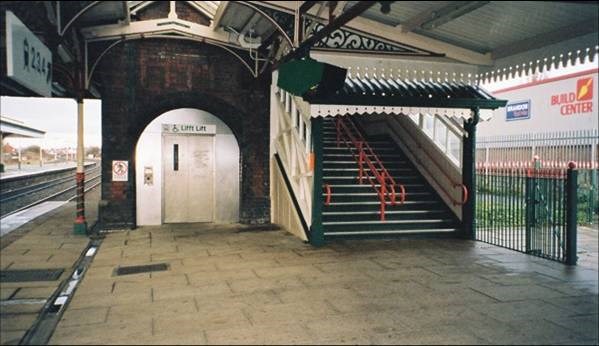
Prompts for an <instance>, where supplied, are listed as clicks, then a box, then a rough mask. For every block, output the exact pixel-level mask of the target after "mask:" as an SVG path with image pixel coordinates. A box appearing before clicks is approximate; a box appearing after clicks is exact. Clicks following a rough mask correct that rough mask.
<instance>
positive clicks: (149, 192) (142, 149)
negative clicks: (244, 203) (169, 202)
mask: <svg viewBox="0 0 599 346" xmlns="http://www.w3.org/2000/svg"><path fill="white" fill-rule="evenodd" d="M173 123H176V124H178V123H185V124H197V125H216V138H215V141H216V143H215V147H216V152H215V159H216V162H215V164H216V176H215V185H216V195H215V222H217V223H232V222H238V221H239V145H238V144H237V139H236V138H235V136H234V135H233V132H231V129H230V128H229V127H228V126H227V125H226V124H225V123H224V122H222V121H221V120H220V119H219V118H217V117H216V116H214V115H212V114H210V113H208V112H204V111H201V110H197V109H190V108H181V109H175V110H172V111H169V112H166V113H164V114H162V115H161V116H159V117H157V118H156V119H154V120H153V121H152V122H151V123H150V124H149V125H148V126H147V127H146V129H145V130H144V132H143V133H142V135H141V136H140V138H139V140H138V142H137V147H136V149H135V170H136V188H137V224H138V225H160V224H161V223H162V215H163V211H162V198H163V194H162V124H173ZM144 167H152V168H153V171H154V184H153V185H151V186H149V185H144Z"/></svg>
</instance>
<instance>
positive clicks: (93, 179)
mask: <svg viewBox="0 0 599 346" xmlns="http://www.w3.org/2000/svg"><path fill="white" fill-rule="evenodd" d="M75 171H76V168H75V167H71V168H64V169H58V170H50V171H45V172H37V173H32V174H30V175H25V176H16V177H7V178H4V179H2V180H1V181H0V217H2V218H3V217H6V216H9V215H11V214H14V213H17V212H19V211H22V210H24V209H27V208H30V207H32V206H34V205H36V204H40V203H43V202H45V201H69V200H71V199H73V198H75V196H76V188H77V185H76V181H75ZM100 183H101V165H100V162H95V163H92V164H87V165H86V166H85V191H88V190H90V189H92V188H94V187H96V186H98V185H99V184H100Z"/></svg>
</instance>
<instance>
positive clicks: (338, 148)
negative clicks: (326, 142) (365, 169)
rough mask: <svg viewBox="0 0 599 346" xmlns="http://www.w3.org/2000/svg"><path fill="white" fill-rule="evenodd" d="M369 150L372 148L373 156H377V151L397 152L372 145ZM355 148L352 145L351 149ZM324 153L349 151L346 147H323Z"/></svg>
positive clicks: (389, 148) (393, 149)
mask: <svg viewBox="0 0 599 346" xmlns="http://www.w3.org/2000/svg"><path fill="white" fill-rule="evenodd" d="M370 147H371V148H373V150H374V152H375V154H377V155H378V154H379V153H378V152H377V151H398V150H397V148H393V147H373V146H372V145H371V146H370ZM354 148H355V147H354V146H353V145H352V149H354ZM323 149H324V151H325V152H327V151H328V152H332V151H349V150H350V149H349V148H348V147H347V146H345V145H344V146H340V147H337V146H324V147H323Z"/></svg>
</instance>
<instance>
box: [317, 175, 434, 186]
mask: <svg viewBox="0 0 599 346" xmlns="http://www.w3.org/2000/svg"><path fill="white" fill-rule="evenodd" d="M371 178H372V180H373V181H376V178H374V177H371ZM322 179H323V181H324V183H328V184H346V183H349V182H354V183H355V184H356V185H368V186H372V185H371V184H370V181H369V180H368V178H367V177H364V178H363V181H362V184H360V182H359V181H358V177H357V176H355V175H348V176H343V175H337V176H331V175H327V176H324V177H323V178H322ZM394 179H395V177H394ZM397 180H399V181H396V182H397V183H398V184H402V185H403V186H404V188H406V183H419V182H423V181H424V180H423V179H422V178H421V177H418V176H411V177H408V176H402V177H400V178H397Z"/></svg>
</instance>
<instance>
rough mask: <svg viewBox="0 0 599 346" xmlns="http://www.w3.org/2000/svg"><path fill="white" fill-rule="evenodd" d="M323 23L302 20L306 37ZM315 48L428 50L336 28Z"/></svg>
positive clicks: (322, 25)
mask: <svg viewBox="0 0 599 346" xmlns="http://www.w3.org/2000/svg"><path fill="white" fill-rule="evenodd" d="M324 27H325V25H324V24H322V23H320V22H318V21H315V20H313V19H308V18H306V19H305V20H304V30H305V33H306V38H308V37H310V36H312V35H314V34H315V33H316V32H318V31H319V30H321V29H322V28H324ZM314 46H315V47H317V48H330V49H348V50H357V51H372V52H389V53H408V54H429V53H430V52H427V51H421V50H418V49H414V48H412V47H407V46H402V45H398V44H392V43H389V42H385V41H382V40H379V39H376V38H372V37H368V36H366V35H363V34H359V33H356V32H353V31H349V30H344V29H337V30H335V31H333V32H332V33H331V34H330V35H329V36H327V37H325V38H323V39H322V40H320V41H319V42H318V43H316V44H315V45H314Z"/></svg>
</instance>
